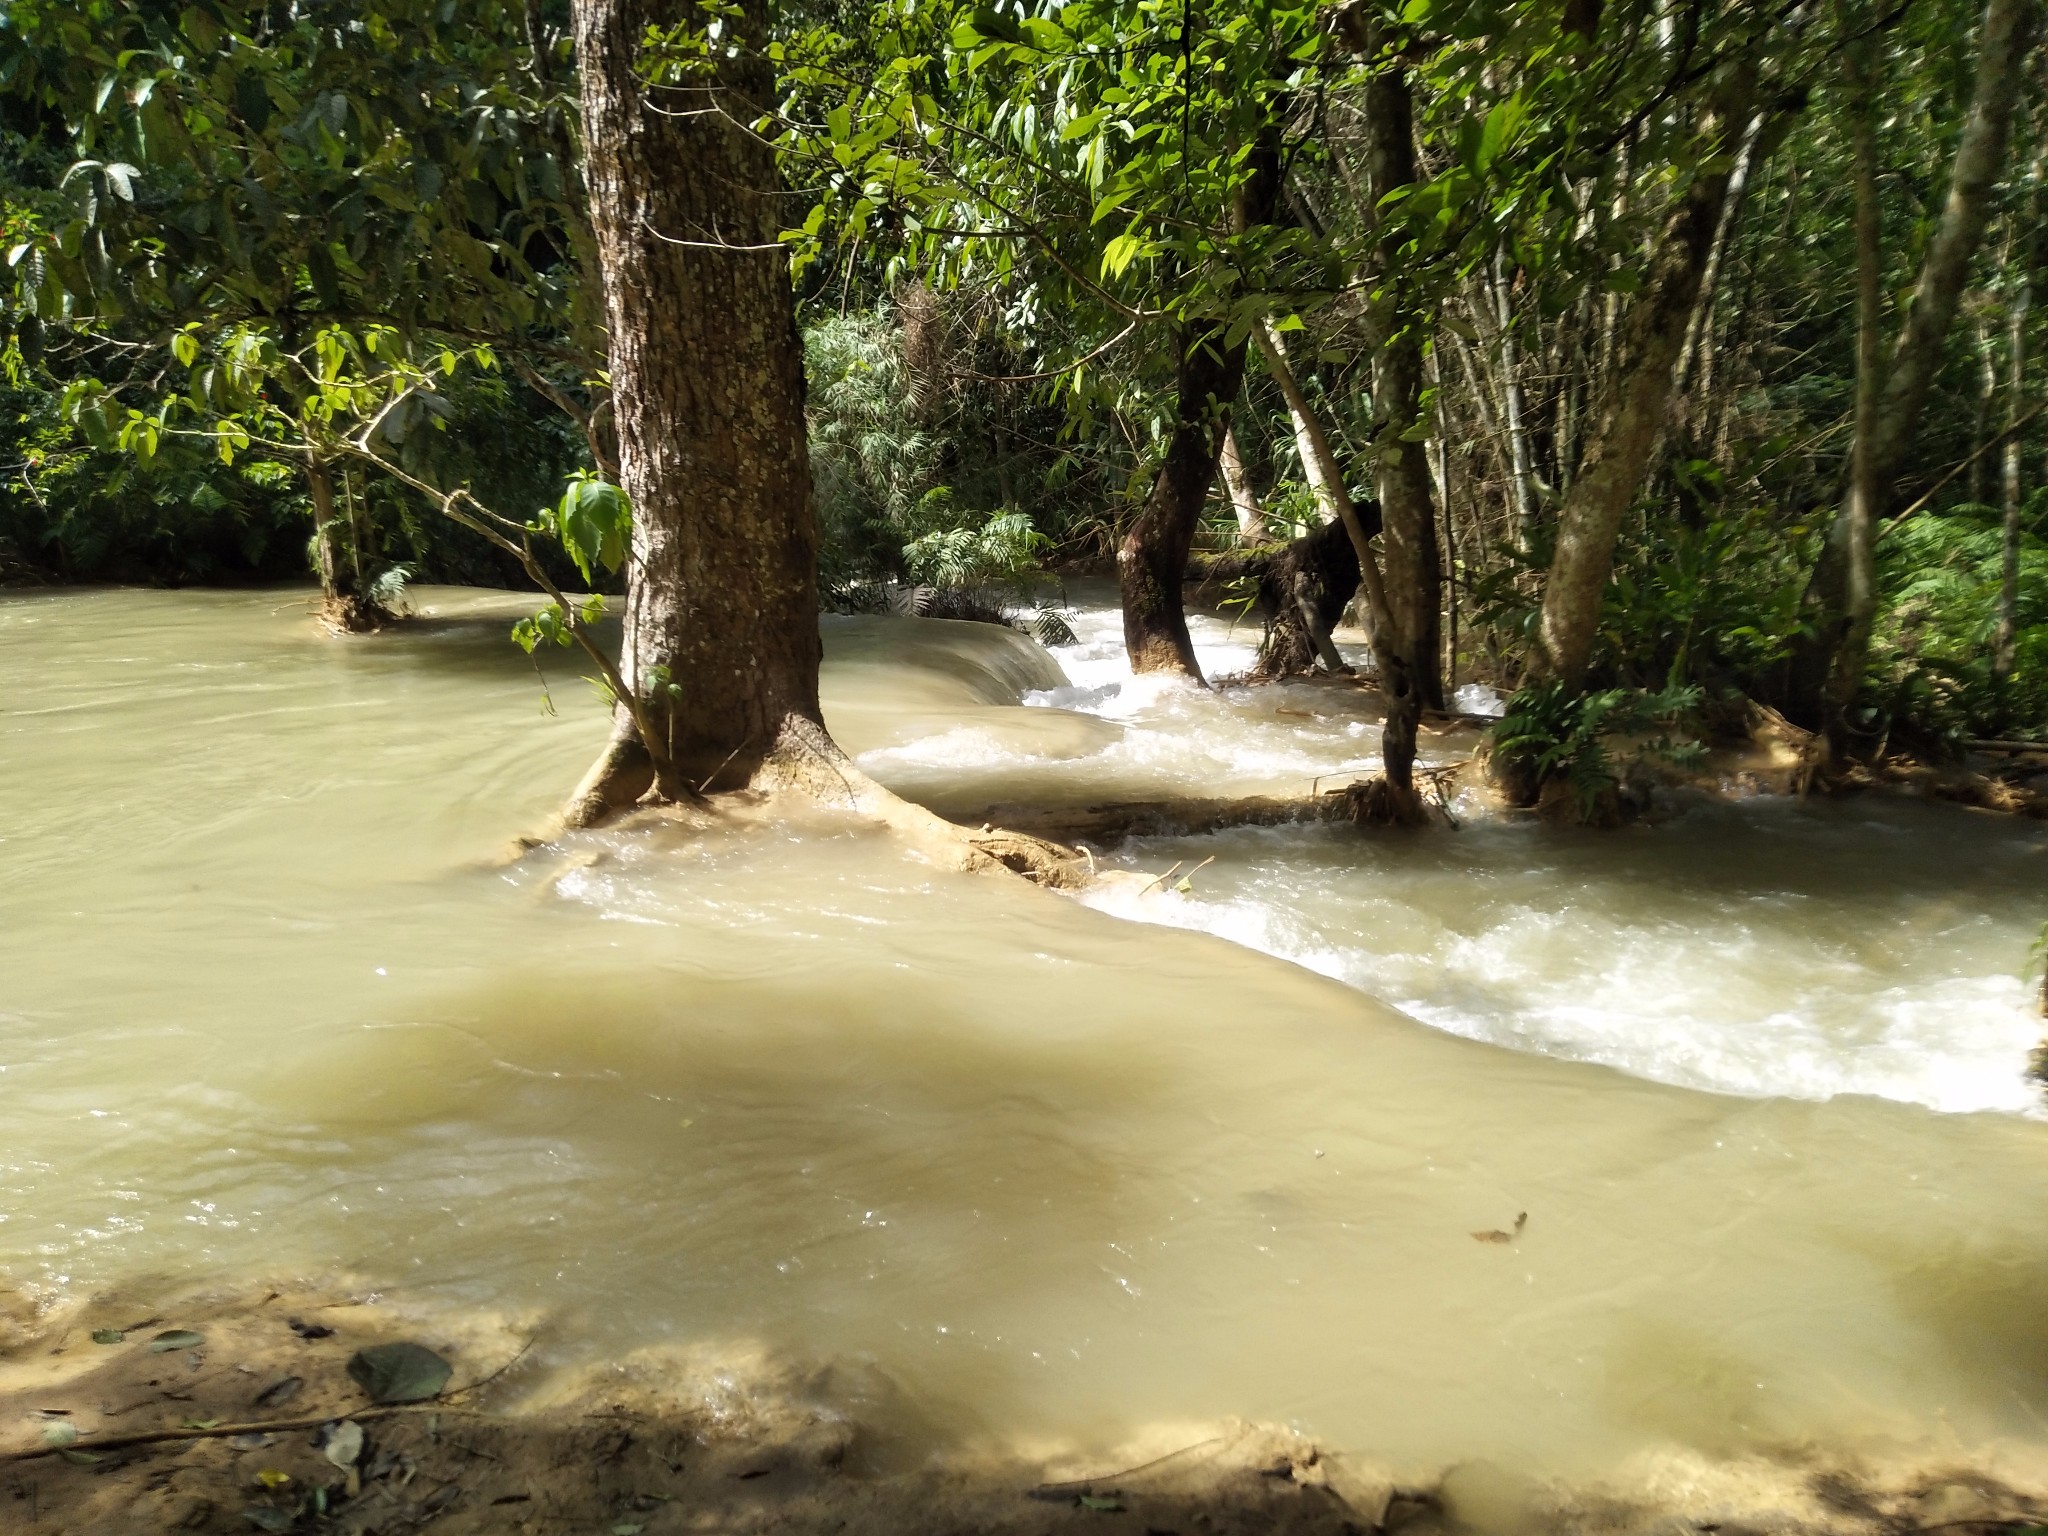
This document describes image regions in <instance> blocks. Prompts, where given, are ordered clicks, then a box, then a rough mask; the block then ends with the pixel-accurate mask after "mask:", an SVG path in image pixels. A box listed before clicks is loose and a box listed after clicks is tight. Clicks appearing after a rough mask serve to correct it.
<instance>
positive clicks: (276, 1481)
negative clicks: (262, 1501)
mask: <svg viewBox="0 0 2048 1536" xmlns="http://www.w3.org/2000/svg"><path fill="white" fill-rule="evenodd" d="M291 1480H292V1475H291V1473H289V1472H280V1471H278V1470H277V1469H276V1468H275V1467H265V1468H264V1469H263V1470H262V1471H261V1472H258V1473H257V1474H256V1481H257V1482H259V1483H261V1484H262V1485H263V1486H264V1487H266V1488H282V1487H284V1485H285V1484H287V1483H289V1482H290V1481H291Z"/></svg>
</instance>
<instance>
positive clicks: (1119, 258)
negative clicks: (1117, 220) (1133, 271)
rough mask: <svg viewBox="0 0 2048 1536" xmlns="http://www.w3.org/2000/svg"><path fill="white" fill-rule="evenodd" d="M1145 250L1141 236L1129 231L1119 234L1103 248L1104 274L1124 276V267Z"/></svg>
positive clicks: (1112, 276)
mask: <svg viewBox="0 0 2048 1536" xmlns="http://www.w3.org/2000/svg"><path fill="white" fill-rule="evenodd" d="M1144 252H1145V241H1144V240H1143V239H1142V238H1140V237H1139V236H1137V235H1133V234H1129V233H1125V234H1121V235H1118V236H1117V237H1116V238H1115V239H1114V240H1112V241H1110V242H1109V244H1108V245H1106V246H1104V247H1103V248H1102V275H1103V276H1104V277H1108V278H1117V277H1122V276H1123V275H1124V269H1125V268H1127V267H1129V266H1130V264H1131V263H1132V262H1133V261H1135V260H1136V259H1137V258H1138V257H1139V256H1141V255H1143V254H1144Z"/></svg>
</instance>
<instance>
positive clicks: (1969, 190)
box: [1787, 0, 2039, 752]
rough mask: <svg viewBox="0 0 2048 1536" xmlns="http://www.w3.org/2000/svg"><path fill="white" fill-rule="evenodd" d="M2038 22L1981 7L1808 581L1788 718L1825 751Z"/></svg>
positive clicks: (2034, 3)
mask: <svg viewBox="0 0 2048 1536" xmlns="http://www.w3.org/2000/svg"><path fill="white" fill-rule="evenodd" d="M2038 22H2039V4H2038V0H1990V4H1989V5H1988V6H1987V7H1986V9H1985V12H1984V24H1983V30H1982V32H1981V34H1980V36H1979V40H1978V50H1977V79H1976V84H1975V86H1974V88H1973V94H1972V97H1971V101H1970V112H1969V116H1968V117H1967V118H1966V119H1965V121H1964V123H1963V133H1962V138H1961V139H1960V141H1959V142H1958V143H1957V145H1956V159H1955V168H1954V170H1953V172H1952V173H1951V175H1950V178H1949V189H1948V200H1947V202H1946V203H1945V204H1944V205H1943V207H1942V211H1941V223H1940V225H1939V226H1938V227H1937V228H1936V230H1935V233H1934V238H1933V239H1932V240H1931V241H1930V242H1929V243H1928V247H1927V253H1926V255H1925V256H1924V257H1923V258H1922V259H1921V263H1920V275H1919V280H1918V282H1917V283H1916V285H1915V286H1914V289H1913V298H1912V301H1911V308H1910V309H1909V310H1908V311H1907V314H1906V320H1905V324H1904V325H1903V326H1902V327H1901V328H1900V331H1899V338H1898V341H1897V343H1896V344H1895V345H1894V346H1893V348H1892V355H1891V359H1890V363H1889V366H1888V367H1886V368H1885V369H1884V381H1883V388H1882V390H1881V391H1880V393H1879V394H1878V396H1877V399H1876V402H1875V405H1874V408H1873V410H1872V411H1871V413H1870V417H1869V421H1868V427H1869V431H1868V434H1867V436H1868V445H1867V447H1866V446H1865V444H1864V443H1863V442H1862V441H1861V439H1862V438H1863V437H1864V436H1865V434H1864V433H1863V432H1861V431H1859V433H1858V438H1859V442H1858V444H1857V447H1856V449H1855V453H1856V454H1858V455H1862V456H1864V457H1865V458H1866V459H1867V462H1866V463H1864V465H1863V467H1862V474H1861V477H1860V478H1861V481H1862V484H1861V486H1860V488H1859V487H1858V485H1857V484H1856V483H1855V482H1854V479H1853V478H1852V483H1851V486H1850V490H1849V494H1848V495H1847V496H1846V497H1845V498H1844V500H1843V504H1842V508H1841V510H1840V512H1839V513H1838V514H1837V515H1836V517H1835V521H1834V524H1833V526H1832V527H1831V528H1830V529H1829V530H1828V541H1827V544H1826V545H1825V546H1824V547H1823V549H1822V551H1821V558H1820V562H1819V564H1818V565H1817V566H1816V567H1815V570H1814V573H1813V579H1812V581H1811V582H1810V583H1809V584H1808V586H1807V591H1806V607H1807V613H1808V619H1809V622H1808V630H1809V636H1810V637H1809V638H1808V639H1806V640H1804V641H1802V642H1801V643H1800V644H1799V646H1798V647H1797V648H1796V649H1795V650H1794V652H1793V657H1792V679H1791V697H1790V698H1789V699H1788V701H1787V705H1788V707H1787V713H1788V714H1790V715H1791V716H1792V718H1793V719H1794V720H1795V721H1797V722H1798V723H1799V724H1801V725H1804V726H1806V727H1808V728H1809V729H1813V730H1818V731H1820V732H1822V733H1823V736H1824V739H1825V740H1826V742H1827V744H1828V746H1829V748H1830V750H1831V751H1835V752H1839V751H1840V750H1842V748H1843V747H1844V746H1845V745H1846V744H1847V740H1848V737H1849V723H1848V719H1847V715H1846V711H1847V709H1848V707H1849V705H1850V704H1851V703H1852V702H1853V701H1854V698H1855V693H1856V689H1857V688H1858V687H1859V686H1860V685H1861V683H1862V680H1863V674H1864V670H1865V668H1866V666H1867V665H1868V661H1869V654H1870V631H1871V626H1872V623H1873V621H1874V619H1875V615H1876V601H1877V582H1876V573H1875V570H1874V564H1875V557H1874V547H1875V527H1876V523H1877V520H1878V519H1879V518H1881V517H1883V516H1884V515H1885V513H1886V511H1887V510H1888V508H1889V504H1890V502H1891V499H1892V494H1893V488H1894V486H1895V485H1896V483H1897V481H1898V477H1899V472H1900V470H1901V469H1902V468H1903V467H1904V465H1905V462H1906V455H1907V453H1908V452H1909V451H1910V450H1911V448H1912V446H1913V437H1914V434H1915V432H1916V431H1917V430H1918V428H1919V425H1920V415H1921V411H1922V408H1923V407H1924V406H1925V405H1926V403H1927V396H1928V392H1929V391H1930V390H1931V389H1932V387H1933V384H1934V376H1935V373H1936V372H1937V370H1938V369H1939V368H1940V366H1941V358H1942V351H1943V346H1944V344H1945V342H1946V341H1947V338H1948V332H1949V327H1950V325H1951V324H1952V323H1953V322H1954V320H1955V315H1956V309H1957V307H1958V305H1959V303H1960V302H1961V299H1962V293H1963V285H1964V282H1965V281H1966V280H1967V278H1968V276H1969V272H1970V263H1971V260H1972V258H1973V257H1974V256H1975V255H1976V252H1977V247H1978V244H1979V242H1980V241H1981V240H1982V239H1983V236H1984V226H1985V223H1986V221H1987V220H1988V219H1989V217H1990V213H1991V205H1992V200H1993V192H1994V190H1995V188H1996V186H1997V182H1998V175H1999V170H2000V168H2001V167H2002V166H2003V165H2004V163H2005V150H2006V142H2007V140H2008V138H2009V137H2010V135H2011V131H2012V114H2013V106H2014V103H2015V102H2016V101H2017V99H2018V96H2019V87H2020V77H2021V66H2022V63H2023V61H2024V58H2025V55H2026V52H2027V49H2028V48H2029V47H2030V46H2031V45H2032V43H2033V39H2034V35H2035V31H2036V28H2037V25H2038Z"/></svg>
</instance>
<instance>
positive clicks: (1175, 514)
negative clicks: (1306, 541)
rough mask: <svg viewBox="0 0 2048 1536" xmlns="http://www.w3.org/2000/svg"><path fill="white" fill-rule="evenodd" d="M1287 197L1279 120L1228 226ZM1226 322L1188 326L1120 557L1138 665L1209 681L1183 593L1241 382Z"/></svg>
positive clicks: (1254, 218)
mask: <svg viewBox="0 0 2048 1536" xmlns="http://www.w3.org/2000/svg"><path fill="white" fill-rule="evenodd" d="M1279 201H1280V150H1279V143H1278V134H1277V127H1276V129H1275V130H1274V133H1273V134H1272V136H1271V141H1270V142H1262V143H1260V144H1258V145H1256V146H1254V149H1253V153H1252V156H1251V173H1250V175H1249V176H1247V177H1246V179H1245V182H1244V184H1243V185H1242V186H1241V187H1239V188H1238V191H1237V196H1236V199H1235V202H1234V206H1233V207H1232V208H1231V210H1230V218H1231V224H1232V227H1233V228H1234V229H1236V230H1237V231H1238V232H1240V233H1242V232H1244V231H1246V230H1248V229H1255V228H1258V227H1260V226H1263V225H1267V224H1270V223H1272V222H1273V214H1274V210H1275V209H1276V208H1277V207H1278V205H1279ZM1227 330H1228V325H1227V322H1226V321H1223V320H1217V319H1189V320H1185V321H1183V322H1182V323H1181V327H1180V332H1179V336H1178V338H1177V342H1176V345H1177V348H1178V355H1177V357H1176V358H1175V364H1174V371H1175V378H1174V385H1175V405H1174V426H1173V432H1172V434H1171V436H1170V437H1169V438H1168V439H1167V444H1166V457H1165V459H1164V461H1163V462H1162V463H1161V464H1160V466H1159V473H1158V475H1157V477H1156V478H1155V479H1154V480H1153V482H1152V490H1151V494H1150V495H1149V496H1147V497H1146V499H1145V508H1144V510H1143V511H1142V512H1140V513H1139V514H1138V520H1137V521H1136V522H1135V523H1133V524H1132V525H1131V530H1130V532H1129V533H1127V534H1126V535H1125V536H1124V541H1123V544H1122V545H1121V546H1120V547H1119V548H1118V550H1117V554H1116V564H1117V575H1118V578H1119V580H1120V582H1121V584H1122V587H1123V602H1124V648H1125V649H1126V650H1127V651H1128V652H1129V653H1130V658H1131V670H1132V671H1133V672H1178V673H1180V674H1181V675H1182V676H1183V677H1186V678H1189V679H1191V680H1192V681H1194V682H1197V683H1199V682H1201V681H1202V668H1201V664H1200V663H1199V662H1197V661H1196V660H1195V646H1194V642H1193V641H1192V640H1191V639H1189V637H1188V616H1187V608H1186V606H1185V604H1184V601H1183V598H1182V592H1181V583H1182V581H1183V579H1184V578H1185V577H1186V575H1187V568H1188V551H1189V550H1190V549H1192V548H1193V547H1194V542H1195V527H1196V525H1197V524H1198V523H1200V521H1201V518H1202V508H1203V507H1204V506H1205V505H1207V503H1208V500H1209V488H1210V487H1211V486H1213V485H1214V484H1215V483H1216V469H1217V460H1218V458H1219V457H1220V456H1221V454H1222V451H1223V443H1224V434H1225V433H1226V431H1227V430H1228V429H1229V426H1230V409H1231V406H1232V404H1233V403H1234V402H1235V401H1236V399H1237V395H1238V391H1239V389H1240V388H1242V387H1243V384H1244V349H1245V344H1244V342H1242V341H1239V342H1237V343H1236V344H1235V345H1232V344H1230V343H1229V341H1228V339H1227V335H1226V332H1227Z"/></svg>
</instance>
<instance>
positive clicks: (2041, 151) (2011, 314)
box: [1991, 129, 2048, 985]
mask: <svg viewBox="0 0 2048 1536" xmlns="http://www.w3.org/2000/svg"><path fill="white" fill-rule="evenodd" d="M2037 132H2040V133H2041V142H2040V145H2039V146H2038V147H2037V148H2036V149H2035V151H2034V159H2033V163H2032V164H2031V165H2030V166H2028V167H2027V185H2026V194H2025V198H2024V200H2023V201H2022V202H2021V204H2020V211H2019V213H2018V215H2017V216H2016V221H2017V222H2018V224H2019V226H2020V228H2021V231H2022V238H2021V240H2020V242H2019V246H2020V249H2019V281H2018V284H2017V286H2016V287H2015V289H2014V291H2013V293H2012V295H2011V297H2010V298H2009V299H2008V300H2007V301H2006V316H2005V324H2006V358H2005V368H2006V393H2005V447H2004V452H2003V453H2002V454H2001V455H2000V458H2001V460H2002V462H2001V464H2000V466H1999V470H2000V473H1999V492H2000V499H2001V500H2002V502H2003V503H2004V505H2003V507H2002V509H2001V510H2002V511H2003V512H2004V529H2003V537H2002V538H2001V540H2000V546H1999V580H1998V624H1997V627H1996V628H1995V629H1994V630H1993V631H1992V636H1991V675H1992V677H1993V678H1995V679H1996V680H1997V681H1999V682H2001V683H2003V682H2004V681H2005V680H2006V679H2007V678H2009V677H2011V676H2012V669H2013V664H2014V662H2015V661H2017V660H2018V655H2017V649H2016V648H2017V645H2018V640H2019V605H2020V508H2021V506H2022V504H2023V502H2024V500H2025V498H2024V496H2023V495H2022V492H2023V491H2024V489H2025V487H2024V485H2023V484H2022V471H2023V469H2024V467H2025V463H2026V448H2025V445H2024V444H2023V443H2022V442H2021V440H2020V433H2019V426H2020V422H2021V420H2022V418H2023V417H2024V416H2025V415H2026V406H2027V317H2028V313H2029V311H2030V310H2031V309H2032V308H2033V299H2034V274H2035V270H2036V267H2037V266H2038V265H2039V263H2040V258H2041V256H2042V254H2043V252H2042V249H2041V247H2042V243H2043V242H2042V240H2041V236H2040V228H2041V182H2042V178H2043V175H2044V173H2048V131H2042V130H2039V129H2037ZM2044 985H2048V983H2044Z"/></svg>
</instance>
